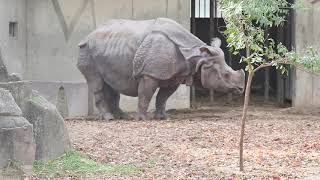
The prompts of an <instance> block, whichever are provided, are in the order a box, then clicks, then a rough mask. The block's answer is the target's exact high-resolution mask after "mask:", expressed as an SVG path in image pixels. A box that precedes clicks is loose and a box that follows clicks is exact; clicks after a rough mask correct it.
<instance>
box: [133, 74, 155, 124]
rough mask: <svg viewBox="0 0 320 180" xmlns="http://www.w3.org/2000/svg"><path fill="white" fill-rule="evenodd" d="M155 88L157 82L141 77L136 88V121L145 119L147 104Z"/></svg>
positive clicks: (147, 77)
mask: <svg viewBox="0 0 320 180" xmlns="http://www.w3.org/2000/svg"><path fill="white" fill-rule="evenodd" d="M157 87H158V81H157V80H155V79H153V78H151V77H149V76H143V77H142V78H141V79H140V81H139V86H138V110H137V115H136V120H146V119H147V110H148V107H149V103H150V100H151V98H152V96H153V94H154V92H155V91H156V89H157Z"/></svg>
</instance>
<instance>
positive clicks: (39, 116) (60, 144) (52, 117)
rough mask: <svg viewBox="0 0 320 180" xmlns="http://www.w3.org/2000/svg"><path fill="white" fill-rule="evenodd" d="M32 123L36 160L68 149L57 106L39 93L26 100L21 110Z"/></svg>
mask: <svg viewBox="0 0 320 180" xmlns="http://www.w3.org/2000/svg"><path fill="white" fill-rule="evenodd" d="M23 115H24V117H25V118H27V119H28V120H29V122H30V123H31V124H33V129H34V136H35V141H36V145H37V146H36V160H49V159H52V158H55V157H57V156H59V155H61V154H63V153H64V152H66V151H68V150H70V148H71V147H70V140H69V135H68V131H67V129H66V127H65V125H64V119H63V118H62V116H61V115H60V114H59V112H58V110H57V108H56V107H55V106H54V105H53V104H51V103H50V102H48V101H47V100H46V99H45V98H43V97H42V96H40V95H36V94H34V95H32V96H31V98H30V99H29V100H27V101H26V104H25V110H24V112H23Z"/></svg>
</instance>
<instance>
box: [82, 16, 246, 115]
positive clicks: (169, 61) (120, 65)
mask: <svg viewBox="0 0 320 180" xmlns="http://www.w3.org/2000/svg"><path fill="white" fill-rule="evenodd" d="M220 45H221V41H220V40H219V39H214V40H213V41H212V44H211V46H208V45H206V44H205V43H203V42H202V41H201V40H199V39H198V38H197V37H195V36H194V35H193V34H191V33H190V32H188V31H187V30H185V29H184V28H183V27H182V26H181V25H179V24H178V23H176V22H175V21H173V20H170V19H166V18H158V19H154V20H143V21H133V20H111V21H109V22H108V23H106V24H105V25H103V26H102V27H100V28H98V29H97V30H95V31H93V32H92V33H91V34H89V35H88V36H87V37H86V38H85V39H84V40H83V41H81V42H80V43H79V47H80V52H79V53H80V54H79V60H78V64H77V67H78V68H79V70H80V71H81V72H82V74H83V75H84V77H85V78H86V80H87V83H88V87H89V90H90V91H92V92H93V93H94V96H95V101H96V106H97V108H98V109H99V111H100V113H101V115H102V117H103V118H104V119H105V120H110V119H114V118H117V119H124V118H128V116H127V114H125V113H124V112H123V111H122V110H121V109H120V108H119V99H120V94H124V95H127V96H133V97H136V96H138V99H139V102H138V110H137V115H136V119H137V120H145V119H146V118H147V116H146V113H147V109H148V106H149V103H150V100H151V98H152V96H153V94H154V92H155V90H156V89H157V88H160V89H159V92H158V94H157V97H156V111H155V116H154V117H155V118H156V119H166V118H167V115H166V113H165V108H166V102H167V99H168V98H169V97H170V96H171V95H172V94H173V93H174V92H175V91H176V89H177V88H178V87H179V85H180V84H183V83H185V84H189V85H190V84H191V83H192V77H193V76H195V74H196V73H197V72H201V82H202V85H203V86H204V87H205V88H210V89H215V90H217V91H223V92H229V91H233V92H236V93H242V92H243V89H244V81H245V78H244V72H243V71H242V70H241V71H234V70H233V69H232V68H230V67H229V66H228V65H227V64H226V63H225V59H224V53H223V51H222V50H221V48H220Z"/></svg>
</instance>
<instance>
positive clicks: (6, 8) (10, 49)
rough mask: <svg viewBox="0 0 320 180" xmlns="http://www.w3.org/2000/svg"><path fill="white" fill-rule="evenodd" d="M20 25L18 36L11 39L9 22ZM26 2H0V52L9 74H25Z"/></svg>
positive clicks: (7, 0) (0, 0)
mask: <svg viewBox="0 0 320 180" xmlns="http://www.w3.org/2000/svg"><path fill="white" fill-rule="evenodd" d="M10 21H12V22H17V23H18V34H17V36H16V37H9V22H10ZM26 37H27V36H26V0H0V50H1V52H2V56H3V60H4V63H5V64H6V66H7V68H8V71H9V73H18V74H19V76H20V77H22V76H23V74H24V72H25V64H26Z"/></svg>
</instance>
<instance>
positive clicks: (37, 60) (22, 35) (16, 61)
mask: <svg viewBox="0 0 320 180" xmlns="http://www.w3.org/2000/svg"><path fill="white" fill-rule="evenodd" d="M189 10H190V3H185V2H184V1H183V0H170V1H168V0H152V1H150V0H131V1H128V0H117V1H113V0H68V1H61V0H28V1H24V0H15V1H9V0H0V48H1V50H2V54H3V59H4V64H5V65H7V68H8V72H9V73H18V76H19V77H22V79H23V80H31V81H39V82H42V83H34V87H36V88H35V89H36V90H38V91H39V92H40V93H41V94H42V95H43V96H45V97H46V98H48V99H49V101H50V102H53V103H54V104H56V101H57V92H58V90H59V88H60V87H59V86H58V85H52V84H61V83H52V82H63V83H64V84H69V85H70V86H71V87H72V88H73V89H74V90H70V88H68V87H64V88H65V93H66V99H67V103H68V106H67V107H68V116H78V115H86V114H87V111H88V107H87V106H88V100H87V99H88V95H84V93H83V92H85V91H86V90H85V88H86V87H85V86H83V85H79V86H78V85H75V84H74V83H77V82H81V83H84V82H85V80H84V77H83V76H82V75H81V73H80V72H79V71H78V69H77V68H76V62H77V57H78V47H77V44H78V42H79V41H80V40H81V39H82V38H83V37H85V36H86V35H87V34H88V33H90V32H91V31H92V30H94V29H95V28H96V27H97V26H100V25H101V24H103V23H105V22H106V21H107V20H109V19H113V18H126V19H151V18H157V17H168V18H171V19H174V20H176V21H177V22H179V23H180V24H182V25H183V26H184V27H185V28H187V29H189V28H190V17H189V14H190V12H189ZM9 21H17V22H18V35H17V37H14V38H11V37H9V35H8V26H9V25H8V22H9ZM69 82H70V83H69ZM46 83H47V85H48V88H45V87H44V86H45V84H46ZM39 84H40V85H39ZM41 84H42V85H41ZM77 86H78V87H80V89H79V92H80V93H77V90H76V88H77ZM37 87H39V88H37ZM53 87H54V88H53ZM186 88H187V87H186ZM187 89H189V88H187ZM187 89H184V88H180V90H181V93H183V92H186V91H188V90H187ZM70 92H72V94H71V93H70ZM185 95H186V96H185V98H184V101H182V99H181V101H179V103H182V104H181V107H185V105H186V104H189V99H190V98H189V94H185ZM174 96H175V95H174ZM177 98H178V99H179V97H177ZM131 99H132V98H128V102H125V103H124V104H127V103H128V104H131V103H133V102H135V101H133V102H131ZM179 107H180V106H177V107H176V108H179ZM124 109H126V108H124ZM128 109H132V108H128Z"/></svg>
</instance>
